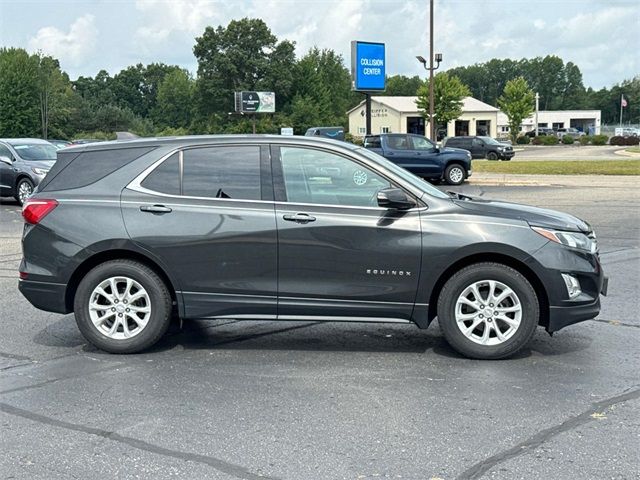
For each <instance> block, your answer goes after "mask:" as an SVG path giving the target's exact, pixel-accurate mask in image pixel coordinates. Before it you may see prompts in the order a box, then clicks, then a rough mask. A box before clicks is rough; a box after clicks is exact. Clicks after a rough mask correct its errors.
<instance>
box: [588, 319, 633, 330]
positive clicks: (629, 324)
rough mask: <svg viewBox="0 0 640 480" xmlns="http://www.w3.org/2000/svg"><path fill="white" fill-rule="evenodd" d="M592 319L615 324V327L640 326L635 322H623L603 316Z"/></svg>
mask: <svg viewBox="0 0 640 480" xmlns="http://www.w3.org/2000/svg"><path fill="white" fill-rule="evenodd" d="M592 321H594V322H600V323H606V324H607V325H613V326H615V327H630V328H640V324H638V325H636V324H633V323H626V322H621V321H619V320H605V319H602V318H593V319H592Z"/></svg>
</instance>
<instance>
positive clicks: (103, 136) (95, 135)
mask: <svg viewBox="0 0 640 480" xmlns="http://www.w3.org/2000/svg"><path fill="white" fill-rule="evenodd" d="M83 138H92V139H95V140H115V139H116V133H115V132H101V131H98V130H96V131H94V132H78V133H76V134H75V135H74V136H73V139H74V140H81V139H83Z"/></svg>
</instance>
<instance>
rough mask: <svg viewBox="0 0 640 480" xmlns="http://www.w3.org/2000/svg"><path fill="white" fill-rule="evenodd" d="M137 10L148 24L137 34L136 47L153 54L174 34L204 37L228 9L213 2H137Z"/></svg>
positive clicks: (152, 0) (185, 0)
mask: <svg viewBox="0 0 640 480" xmlns="http://www.w3.org/2000/svg"><path fill="white" fill-rule="evenodd" d="M216 7H218V8H216ZM136 9H137V10H138V11H140V12H141V13H142V14H143V18H144V20H145V21H144V25H143V26H140V27H138V29H137V30H136V32H135V39H136V44H137V46H138V47H139V48H142V49H143V50H145V51H147V52H152V51H156V50H158V49H160V48H162V47H163V45H162V43H163V42H166V41H167V40H168V39H169V38H170V37H171V35H172V34H175V33H178V34H188V35H189V36H191V37H195V36H196V35H201V34H202V32H203V31H204V28H205V26H207V25H210V24H212V23H214V22H215V21H216V18H220V15H219V13H222V12H221V10H224V9H225V6H224V4H218V3H216V2H212V1H211V0H180V1H174V0H136ZM220 21H221V22H222V20H220Z"/></svg>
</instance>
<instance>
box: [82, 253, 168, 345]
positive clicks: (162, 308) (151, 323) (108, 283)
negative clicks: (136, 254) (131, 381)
mask: <svg viewBox="0 0 640 480" xmlns="http://www.w3.org/2000/svg"><path fill="white" fill-rule="evenodd" d="M74 310H75V315H76V322H77V324H78V328H79V329H80V331H81V332H82V334H83V335H84V337H85V338H86V339H87V340H88V341H89V342H91V343H92V344H93V345H95V346H96V347H98V348H100V349H101V350H105V351H107V352H111V353H135V352H139V351H141V350H144V349H146V348H149V347H150V346H151V345H153V344H155V343H156V342H157V341H158V340H159V339H160V337H162V335H164V333H165V332H166V331H167V328H168V327H169V323H170V321H171V295H170V293H169V290H168V289H167V286H166V285H165V284H164V282H163V281H162V279H161V278H160V277H158V275H157V274H156V273H155V272H154V271H153V270H151V269H150V268H149V267H147V266H146V265H143V264H141V263H139V262H135V261H132V260H113V261H109V262H105V263H103V264H100V265H98V266H97V267H95V268H94V269H93V270H91V271H90V272H89V273H88V274H87V275H86V276H85V277H84V278H83V279H82V281H81V282H80V285H79V286H78V290H77V292H76V296H75V300H74Z"/></svg>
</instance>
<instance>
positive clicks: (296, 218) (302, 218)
mask: <svg viewBox="0 0 640 480" xmlns="http://www.w3.org/2000/svg"><path fill="white" fill-rule="evenodd" d="M282 218H284V219H285V220H286V221H287V222H296V223H309V222H315V221H316V217H312V216H311V215H307V214H306V213H296V214H295V215H283V216H282Z"/></svg>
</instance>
